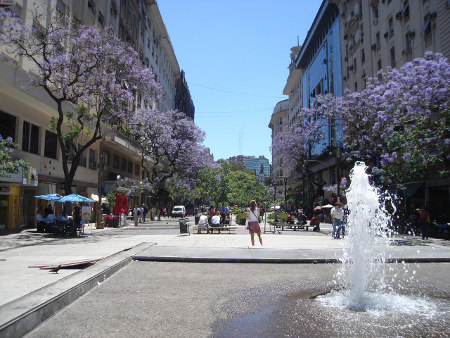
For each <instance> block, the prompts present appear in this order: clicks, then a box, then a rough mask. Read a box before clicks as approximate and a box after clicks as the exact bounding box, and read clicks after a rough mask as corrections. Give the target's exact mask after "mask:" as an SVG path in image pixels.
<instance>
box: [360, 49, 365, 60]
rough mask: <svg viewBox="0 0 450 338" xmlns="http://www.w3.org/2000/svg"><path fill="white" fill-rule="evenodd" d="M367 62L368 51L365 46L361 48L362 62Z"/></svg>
mask: <svg viewBox="0 0 450 338" xmlns="http://www.w3.org/2000/svg"><path fill="white" fill-rule="evenodd" d="M364 62H366V53H365V52H364V48H362V49H361V63H364Z"/></svg>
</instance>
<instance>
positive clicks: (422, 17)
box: [336, 0, 450, 91]
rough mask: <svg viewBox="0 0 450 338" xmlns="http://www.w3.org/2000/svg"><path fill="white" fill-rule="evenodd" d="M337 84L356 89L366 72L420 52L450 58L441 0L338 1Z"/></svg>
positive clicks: (448, 13) (449, 12)
mask: <svg viewBox="0 0 450 338" xmlns="http://www.w3.org/2000/svg"><path fill="white" fill-rule="evenodd" d="M336 3H337V5H338V6H339V13H340V14H339V16H340V32H341V37H340V39H341V41H342V43H341V53H342V56H343V63H342V73H343V78H342V80H343V81H342V83H343V87H344V88H348V89H350V90H352V91H360V90H362V89H364V88H365V87H366V82H367V79H368V78H369V77H373V76H376V74H377V72H378V71H379V70H381V69H386V68H387V67H392V68H399V67H401V66H402V65H404V64H405V63H406V62H408V61H411V60H413V59H415V58H418V57H423V56H424V54H425V51H433V52H440V53H442V54H444V56H446V57H447V58H448V57H450V28H449V27H450V4H449V2H448V1H446V0H423V1H413V0H373V1H361V0H340V1H336Z"/></svg>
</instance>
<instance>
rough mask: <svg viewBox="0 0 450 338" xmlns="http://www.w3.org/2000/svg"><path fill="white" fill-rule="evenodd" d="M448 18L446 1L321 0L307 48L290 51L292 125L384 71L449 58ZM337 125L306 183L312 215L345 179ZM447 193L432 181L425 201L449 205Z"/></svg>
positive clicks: (315, 155)
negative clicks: (320, 102)
mask: <svg viewBox="0 0 450 338" xmlns="http://www.w3.org/2000/svg"><path fill="white" fill-rule="evenodd" d="M449 14H450V2H449V1H447V0H414V1H413V0H367V1H366V0H364V1H363V0H323V1H322V5H321V7H320V9H319V11H318V13H317V15H316V17H315V18H314V21H313V23H312V25H311V28H310V30H309V31H308V34H307V37H306V39H305V41H304V42H303V44H302V46H296V47H294V48H292V49H291V64H290V66H289V76H288V79H287V83H286V86H285V88H284V90H283V94H285V95H289V121H291V122H292V121H293V120H294V119H295V118H296V116H298V112H299V111H300V109H301V108H302V107H311V106H312V102H313V100H314V97H315V96H316V95H317V94H323V93H332V94H334V95H336V96H341V95H342V93H343V91H344V89H347V88H348V89H350V90H351V91H361V90H363V89H364V88H365V87H366V84H367V79H368V78H369V77H373V76H376V74H377V72H378V71H379V70H381V69H386V68H387V67H392V68H398V67H401V66H402V65H403V64H405V63H406V62H408V61H411V60H412V59H414V58H417V57H422V56H423V55H424V53H425V51H434V52H440V53H442V54H444V56H446V57H447V58H448V57H449V56H450V54H449V52H450V42H449V37H450V20H449V18H450V17H449ZM294 65H295V66H294ZM329 122H332V123H329ZM339 122H340V121H328V122H326V121H325V123H324V124H323V127H324V128H323V136H324V139H323V141H322V142H320V143H319V144H316V145H314V146H313V147H312V149H311V154H310V156H311V157H310V160H308V161H307V162H308V163H307V165H306V168H305V169H306V170H305V172H304V173H303V179H302V185H303V187H302V189H303V197H304V198H305V200H304V203H306V204H309V206H310V207H311V206H312V204H311V203H312V201H313V200H314V199H317V197H320V196H321V197H324V198H327V197H329V196H328V195H329V193H327V192H322V191H320V189H318V188H319V187H320V186H321V185H322V186H323V185H333V184H336V183H337V182H338V181H339V180H340V179H341V177H342V176H344V174H345V171H344V170H343V168H341V161H340V154H341V153H340V151H339V148H340V147H341V145H342V136H343V134H342V128H341V127H340V123H339ZM269 126H270V125H269ZM272 156H273V157H276V156H277V155H274V154H272ZM314 181H315V182H317V183H316V184H312V183H311V182H314ZM416 186H418V185H416ZM448 186H449V185H448V180H443V179H434V180H432V181H431V180H427V182H426V187H425V191H424V195H425V196H426V199H427V200H428V201H429V202H435V201H437V200H438V199H442V198H444V199H445V200H446V201H448V200H449V195H450V193H449V192H450V190H449V187H448ZM416 189H417V188H416ZM410 190H411V189H410ZM412 190H414V189H412ZM433 196H434V197H433ZM436 196H438V197H436ZM430 204H432V203H430Z"/></svg>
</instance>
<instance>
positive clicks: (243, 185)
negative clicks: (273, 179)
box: [228, 170, 268, 206]
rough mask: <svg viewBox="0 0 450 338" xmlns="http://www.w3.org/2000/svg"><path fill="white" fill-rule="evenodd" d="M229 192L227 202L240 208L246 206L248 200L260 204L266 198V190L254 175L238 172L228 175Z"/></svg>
mask: <svg viewBox="0 0 450 338" xmlns="http://www.w3.org/2000/svg"><path fill="white" fill-rule="evenodd" d="M229 190H230V192H229V193H228V201H229V202H230V203H232V204H238V205H241V206H242V205H248V204H249V202H250V200H255V201H257V203H259V204H261V203H263V202H265V201H266V199H267V197H268V192H267V188H266V187H265V186H264V184H262V183H261V182H259V181H258V180H257V179H256V176H255V175H252V174H249V173H247V172H244V171H240V170H238V171H231V172H230V173H229Z"/></svg>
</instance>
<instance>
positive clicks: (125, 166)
mask: <svg viewBox="0 0 450 338" xmlns="http://www.w3.org/2000/svg"><path fill="white" fill-rule="evenodd" d="M127 162H128V161H127V159H126V158H123V159H122V163H121V164H120V170H122V171H127Z"/></svg>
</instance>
